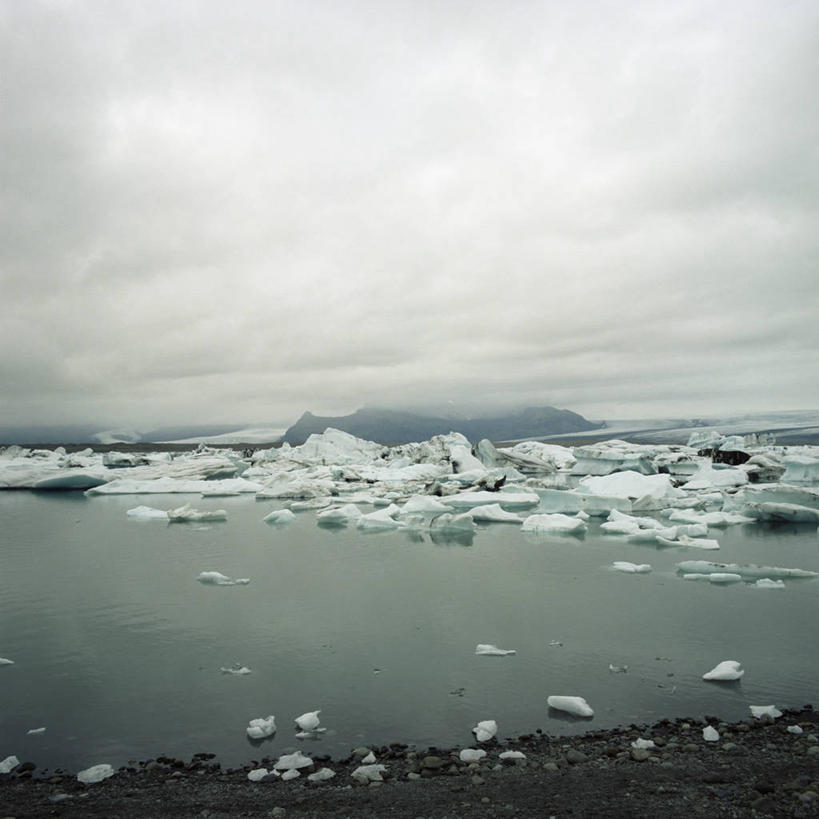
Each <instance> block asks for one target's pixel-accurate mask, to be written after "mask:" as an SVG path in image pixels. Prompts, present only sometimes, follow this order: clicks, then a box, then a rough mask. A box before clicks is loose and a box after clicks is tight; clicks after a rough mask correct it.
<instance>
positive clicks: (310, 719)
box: [296, 711, 321, 731]
mask: <svg viewBox="0 0 819 819" xmlns="http://www.w3.org/2000/svg"><path fill="white" fill-rule="evenodd" d="M320 713H321V711H308V712H307V713H306V714H302V715H301V716H300V717H296V725H298V726H299V728H300V729H301V730H302V731H315V730H316V728H318V727H319V725H320V723H321V720H320V719H319V714H320Z"/></svg>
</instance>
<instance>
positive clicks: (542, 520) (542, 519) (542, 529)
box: [521, 514, 588, 534]
mask: <svg viewBox="0 0 819 819" xmlns="http://www.w3.org/2000/svg"><path fill="white" fill-rule="evenodd" d="M587 529H588V526H587V524H586V522H585V521H583V520H581V519H580V518H574V517H569V516H568V515H561V514H554V515H548V514H538V515H529V517H528V518H526V519H525V520H524V521H523V524H522V526H521V531H523V532H535V533H537V534H580V533H581V532H585V531H586V530H587Z"/></svg>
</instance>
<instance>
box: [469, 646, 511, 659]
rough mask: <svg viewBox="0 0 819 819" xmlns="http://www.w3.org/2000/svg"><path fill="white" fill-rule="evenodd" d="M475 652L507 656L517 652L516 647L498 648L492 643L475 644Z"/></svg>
mask: <svg viewBox="0 0 819 819" xmlns="http://www.w3.org/2000/svg"><path fill="white" fill-rule="evenodd" d="M475 653H476V654H480V655H481V656H483V657H505V656H506V655H507V654H516V653H517V652H516V650H515V649H514V648H498V647H497V646H496V645H492V643H478V645H476V646H475Z"/></svg>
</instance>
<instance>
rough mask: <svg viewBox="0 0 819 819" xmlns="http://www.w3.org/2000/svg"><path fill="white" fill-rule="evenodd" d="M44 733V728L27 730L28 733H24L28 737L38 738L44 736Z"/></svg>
mask: <svg viewBox="0 0 819 819" xmlns="http://www.w3.org/2000/svg"><path fill="white" fill-rule="evenodd" d="M45 732H46V729H45V728H44V727H43V728H29V729H28V731H26V733H27V734H28V735H29V736H39V735H40V734H44V733H45Z"/></svg>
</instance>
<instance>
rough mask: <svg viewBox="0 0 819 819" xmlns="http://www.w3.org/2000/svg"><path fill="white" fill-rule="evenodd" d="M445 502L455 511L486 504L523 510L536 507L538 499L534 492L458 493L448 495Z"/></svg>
mask: <svg viewBox="0 0 819 819" xmlns="http://www.w3.org/2000/svg"><path fill="white" fill-rule="evenodd" d="M446 502H447V504H448V505H449V506H454V507H456V508H457V509H469V508H472V507H473V506H485V505H486V504H488V503H498V504H500V505H501V507H503V508H504V509H523V508H526V507H529V506H537V505H538V504H539V503H540V497H539V496H538V495H536V494H535V493H534V492H459V493H458V494H456V495H448V496H447V499H446Z"/></svg>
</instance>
